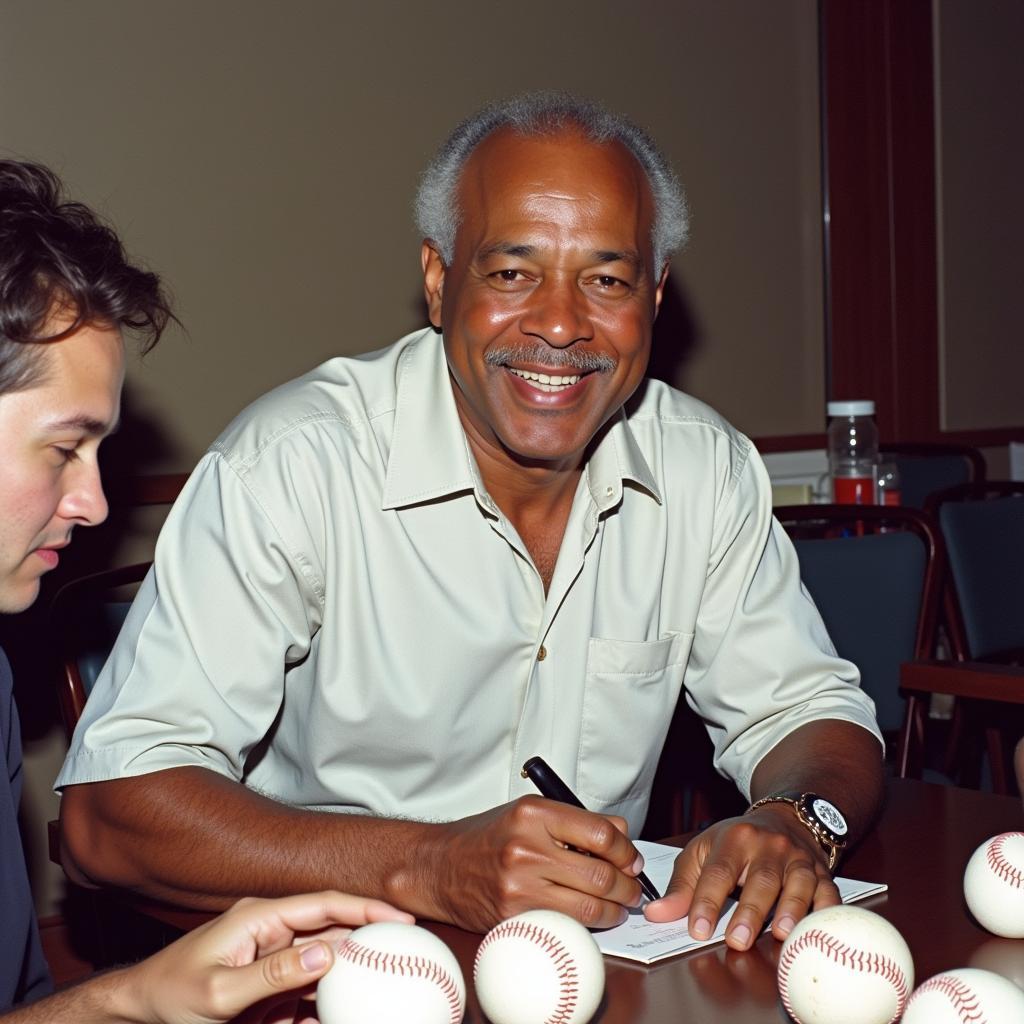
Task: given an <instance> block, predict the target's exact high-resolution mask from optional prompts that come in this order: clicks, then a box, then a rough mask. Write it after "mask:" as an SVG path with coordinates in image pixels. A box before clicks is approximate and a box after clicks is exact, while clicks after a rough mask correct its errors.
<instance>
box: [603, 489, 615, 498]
mask: <svg viewBox="0 0 1024 1024" xmlns="http://www.w3.org/2000/svg"><path fill="white" fill-rule="evenodd" d="M604 493H605V494H607V495H608V497H609V498H610V497H611V496H612V495H613V494H614V493H615V488H614V487H606V488H605V489H604Z"/></svg>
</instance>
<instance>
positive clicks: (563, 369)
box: [423, 129, 665, 476]
mask: <svg viewBox="0 0 1024 1024" xmlns="http://www.w3.org/2000/svg"><path fill="white" fill-rule="evenodd" d="M458 201H459V210H460V214H461V220H460V224H459V229H458V233H457V235H456V240H455V254H454V258H453V259H452V263H451V266H448V267H446V266H445V265H444V263H443V261H442V260H441V257H440V255H439V254H438V253H437V251H436V250H435V249H434V248H433V247H432V246H431V245H430V244H429V243H425V244H424V248H423V266H424V280H425V286H426V296H427V302H428V306H429V309H430V318H431V322H432V323H433V324H434V325H435V326H439V327H441V328H442V330H443V332H444V342H445V351H446V355H447V358H448V366H449V370H450V372H451V377H452V382H453V387H454V393H455V401H456V405H457V407H458V410H459V415H460V417H461V419H462V424H463V427H464V428H465V430H466V433H467V436H468V437H469V441H470V444H471V446H472V447H473V449H474V452H475V453H476V455H477V458H478V461H479V462H481V466H482V467H483V465H484V464H485V463H488V462H492V461H494V460H497V462H498V463H499V464H501V465H512V466H520V467H522V466H535V465H542V466H545V467H549V468H551V469H559V470H562V469H564V470H574V469H576V468H578V467H579V466H580V464H581V462H582V459H583V455H584V452H585V449H586V447H587V445H588V444H589V443H590V441H591V439H592V438H593V437H594V435H595V434H596V433H597V431H598V430H599V429H600V427H601V426H602V424H604V423H605V422H606V421H607V420H608V419H609V417H610V416H611V415H612V414H613V413H614V412H615V411H616V410H617V409H618V408H619V407H620V406H621V405H622V404H623V403H624V402H625V401H626V399H627V398H629V396H630V395H631V394H632V393H633V391H634V390H635V389H636V387H637V385H638V384H639V383H640V381H641V379H642V378H643V375H644V371H645V369H646V367H647V360H648V356H649V354H650V347H651V325H652V324H653V321H654V316H655V313H656V312H657V308H658V305H659V303H660V301H661V292H662V288H663V286H664V281H665V274H664V273H662V274H661V276H660V278H659V277H658V271H659V270H660V269H661V268H654V267H652V265H651V264H652V260H653V253H652V248H651V225H652V221H653V216H654V209H653V203H652V199H651V192H650V187H649V185H648V182H647V178H646V175H645V174H644V171H643V169H642V168H641V167H640V165H639V164H638V163H637V161H636V160H635V159H634V157H633V156H632V154H630V153H629V151H628V150H627V149H626V148H625V147H623V146H622V145H621V144H620V143H617V142H616V143H607V144H597V143H594V142H591V141H589V140H587V139H585V138H584V137H583V136H582V135H580V134H579V133H578V132H576V131H573V130H566V131H564V132H560V133H558V134H555V135H547V136H537V137H532V136H531V137H524V136H520V135H517V134H515V133H513V132H511V131H509V130H507V129H505V130H501V131H497V132H495V133H494V134H493V135H491V136H489V137H488V138H487V139H485V140H484V141H483V142H482V143H481V144H480V145H479V146H478V147H477V149H476V150H475V151H474V152H473V154H472V156H470V158H469V160H468V161H467V162H466V165H465V167H464V169H463V172H462V176H461V178H460V182H459V190H458ZM485 476H486V472H485Z"/></svg>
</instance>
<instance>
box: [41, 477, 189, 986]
mask: <svg viewBox="0 0 1024 1024" xmlns="http://www.w3.org/2000/svg"><path fill="white" fill-rule="evenodd" d="M186 479H187V477H186V475H184V474H173V475H166V476H157V477H145V478H139V479H136V480H130V481H124V482H122V483H121V484H120V485H115V486H113V487H112V488H111V489H110V502H111V506H112V507H113V506H115V505H121V506H122V507H123V506H125V505H131V506H145V505H165V504H171V503H172V502H173V501H174V499H175V498H176V497H177V495H178V492H179V491H180V490H181V487H182V486H183V485H184V482H185V480H186ZM150 565H151V563H150V562H148V561H146V562H139V563H136V564H134V565H127V566H120V567H118V568H114V569H107V570H104V571H101V572H95V573H90V574H88V575H85V576H80V577H78V578H77V579H73V580H71V581H69V582H68V583H66V584H64V586H63V587H61V588H60V589H59V590H58V591H57V593H56V594H55V595H54V598H53V600H52V602H51V604H50V608H49V620H50V627H51V635H52V636H53V638H54V643H55V645H56V654H57V661H58V663H59V672H58V676H57V679H56V687H57V696H58V704H59V707H60V713H61V719H62V721H63V724H64V729H65V732H66V733H67V736H68V739H69V740H70V739H71V737H72V735H73V734H74V731H75V727H76V726H77V724H78V720H79V719H80V718H81V715H82V711H83V709H84V708H85V703H86V701H87V699H88V697H89V693H90V692H91V690H92V688H93V685H94V684H95V682H96V679H97V677H98V676H99V674H100V671H101V670H102V668H103V665H104V663H105V662H106V659H107V656H108V654H109V653H110V650H111V648H112V647H113V645H114V641H115V640H116V639H117V635H118V633H119V632H120V629H121V626H122V625H123V623H124V620H125V618H126V616H127V614H128V612H129V610H130V608H131V602H132V598H133V596H134V592H135V590H136V589H137V588H138V584H139V583H140V582H141V581H142V579H143V578H144V577H145V575H146V573H147V571H148V570H149V567H150ZM47 828H48V843H49V855H50V860H51V861H53V862H54V863H55V864H58V865H60V864H61V863H62V862H61V855H60V832H59V823H58V822H56V821H51V822H49V823H48V826H47ZM71 896H72V902H73V904H74V905H75V906H76V907H77V908H78V913H77V914H76V915H75V921H73V922H70V923H72V924H74V926H75V931H76V933H77V932H82V935H81V937H80V939H79V943H80V945H81V946H82V948H83V951H85V952H87V953H88V956H89V959H90V960H91V961H92V962H93V964H94V965H95V966H96V967H101V966H110V965H112V964H114V963H117V962H120V961H123V960H125V959H134V958H136V957H137V956H139V955H143V954H145V953H149V952H153V951H154V950H156V949H158V948H160V947H161V946H162V945H164V944H166V942H168V941H170V940H171V939H173V938H174V937H175V936H176V935H177V934H178V931H179V930H180V929H184V928H187V927H192V926H194V924H195V923H197V922H199V921H201V920H204V919H205V917H208V916H209V915H205V916H203V915H196V914H194V913H191V912H187V911H181V912H177V911H175V910H173V909H169V908H161V907H159V906H157V905H155V904H153V905H151V904H149V903H147V902H146V901H142V900H136V899H132V898H128V897H123V896H121V895H114V894H108V893H96V892H93V891H91V890H87V889H78V888H77V887H75V888H74V889H73V891H72V894H71ZM154 919H155V921H154Z"/></svg>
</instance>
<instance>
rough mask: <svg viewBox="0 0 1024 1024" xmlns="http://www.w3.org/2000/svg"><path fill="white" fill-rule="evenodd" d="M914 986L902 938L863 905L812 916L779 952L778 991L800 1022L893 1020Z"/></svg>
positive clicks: (871, 1023)
mask: <svg viewBox="0 0 1024 1024" xmlns="http://www.w3.org/2000/svg"><path fill="white" fill-rule="evenodd" d="M913 987H914V961H913V958H912V957H911V955H910V949H909V948H908V946H907V944H906V942H904V941H903V936H902V935H900V933H899V932H898V931H896V929H895V928H894V927H893V926H892V925H891V924H890V923H889V922H888V921H886V920H885V918H884V917H880V916H879V915H878V914H873V913H872V912H871V911H870V910H864V909H863V908H862V907H849V906H844V905H840V906H838V907H826V908H825V909H824V910H817V911H815V912H814V913H813V914H808V915H807V916H806V917H805V918H803V920H801V921H800V922H799V923H798V924H797V925H796V927H795V928H794V929H793V930H792V931H791V932H790V933H789V935H787V936H786V941H785V942H784V943H783V944H782V950H781V952H780V953H779V995H780V996H781V997H782V1004H783V1006H785V1007H786V1010H787V1011H788V1012H789V1015H790V1016H791V1017H792V1018H793V1019H794V1020H796V1021H797V1022H798V1024H891V1022H892V1021H895V1020H898V1019H899V1016H900V1014H901V1013H902V1012H903V1009H904V1007H905V1006H906V1004H907V999H908V998H909V996H910V993H911V990H912V989H913Z"/></svg>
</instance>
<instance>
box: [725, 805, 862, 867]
mask: <svg viewBox="0 0 1024 1024" xmlns="http://www.w3.org/2000/svg"><path fill="white" fill-rule="evenodd" d="M815 802H823V803H824V804H825V805H826V806H827V807H828V808H829V809H830V810H831V812H832V813H833V814H835V815H836V816H838V822H841V824H842V828H843V830H844V832H845V830H846V819H845V818H844V817H843V816H842V814H841V813H840V812H839V810H838V808H836V806H835V805H834V804H832V803H831V802H830V801H827V800H823V798H822V797H819V796H818V795H817V794H816V793H801V792H796V791H794V792H789V793H772V794H770V795H768V796H763V797H761V799H760V800H756V801H755V802H754V803H752V804H751V805H750V806H749V807H748V808H747V810H746V812H745V813H747V814H749V813H750V812H751V811H756V810H757V808H758V807H764V805H765V804H789V806H790V807H792V808H793V810H794V811H795V812H796V817H797V820H798V821H799V822H800V824H801V825H803V826H804V827H805V828H806V829H807V830H808V831H809V832H810V833H811V835H812V836H814V838H815V840H816V841H817V843H818V845H819V846H820V847H821V848H822V850H824V851H825V854H826V856H827V857H828V869H829V871H834V870H835V866H836V864H837V862H838V861H839V857H840V854H842V852H843V850H845V849H846V840H845V839H843V838H842V837H841V836H840V835H838V834H836V832H834V831H833V830H832V829H831V828H829V827H828V826H826V825H825V824H824V822H822V821H820V820H818V818H817V817H816V815H815V813H814V811H813V810H812V809H811V808H813V805H814V803H815Z"/></svg>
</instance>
